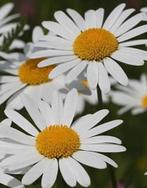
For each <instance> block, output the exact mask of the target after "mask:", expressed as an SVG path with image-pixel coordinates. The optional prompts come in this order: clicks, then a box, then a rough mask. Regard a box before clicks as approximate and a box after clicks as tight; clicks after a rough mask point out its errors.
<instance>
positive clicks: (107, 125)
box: [86, 120, 123, 138]
mask: <svg viewBox="0 0 147 188" xmlns="http://www.w3.org/2000/svg"><path fill="white" fill-rule="evenodd" d="M122 123H123V121H122V120H113V121H109V122H107V123H103V124H101V125H99V126H97V127H95V128H93V129H91V130H89V131H88V133H87V135H86V137H87V138H88V137H92V136H95V135H98V134H101V133H103V132H106V131H108V130H111V129H113V128H115V127H117V126H119V125H120V124H122Z"/></svg>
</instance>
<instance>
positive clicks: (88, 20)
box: [85, 10, 97, 29]
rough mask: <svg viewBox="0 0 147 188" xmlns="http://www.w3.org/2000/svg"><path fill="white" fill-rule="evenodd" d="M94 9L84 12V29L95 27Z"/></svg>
mask: <svg viewBox="0 0 147 188" xmlns="http://www.w3.org/2000/svg"><path fill="white" fill-rule="evenodd" d="M96 22H97V19H96V11H94V10H88V11H87V12H86V13H85V24H86V29H89V28H95V27H96Z"/></svg>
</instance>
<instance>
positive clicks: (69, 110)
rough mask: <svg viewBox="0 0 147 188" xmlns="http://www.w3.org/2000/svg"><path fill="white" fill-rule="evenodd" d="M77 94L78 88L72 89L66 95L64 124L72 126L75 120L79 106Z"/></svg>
mask: <svg viewBox="0 0 147 188" xmlns="http://www.w3.org/2000/svg"><path fill="white" fill-rule="evenodd" d="M77 95H78V93H77V90H76V89H72V91H70V92H69V93H68V94H67V96H66V99H65V104H64V110H63V117H62V121H61V122H62V124H63V125H67V126H70V125H71V123H72V121H73V118H74V115H75V112H76V106H77V97H78V96H77Z"/></svg>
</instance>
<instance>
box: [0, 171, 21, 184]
mask: <svg viewBox="0 0 147 188" xmlns="http://www.w3.org/2000/svg"><path fill="white" fill-rule="evenodd" d="M0 184H3V185H5V186H7V187H11V188H24V186H23V185H22V184H21V182H20V181H18V180H17V179H16V178H14V177H13V176H10V175H8V174H4V173H2V172H1V173H0Z"/></svg>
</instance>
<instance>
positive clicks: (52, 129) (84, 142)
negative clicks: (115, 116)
mask: <svg viewBox="0 0 147 188" xmlns="http://www.w3.org/2000/svg"><path fill="white" fill-rule="evenodd" d="M22 100H23V103H24V105H25V108H26V109H27V111H28V113H29V115H30V116H31V119H32V120H33V121H34V124H35V126H34V125H32V124H31V123H30V122H29V121H28V120H27V119H25V118H24V117H23V116H22V115H21V114H19V113H18V112H16V111H14V110H11V109H7V110H5V114H6V116H7V117H8V118H10V119H11V120H12V121H13V122H14V123H15V124H16V125H17V126H18V127H19V128H20V129H22V130H23V132H21V131H18V130H17V129H15V128H12V127H10V128H9V130H8V129H6V131H4V130H3V131H1V132H0V135H1V137H3V138H5V139H4V140H3V141H0V151H2V152H5V153H7V154H11V156H10V157H7V158H6V159H4V160H3V161H2V162H1V163H0V166H1V167H3V168H4V169H8V170H10V171H13V170H19V169H22V168H24V167H30V169H29V170H28V171H27V172H26V173H25V175H24V176H23V178H22V183H23V184H24V185H30V184H32V183H33V182H35V181H36V180H37V179H38V178H39V177H41V176H42V179H41V187H42V188H44V187H52V186H53V184H54V183H55V181H56V178H57V174H58V171H59V170H60V172H61V174H62V176H63V179H64V180H65V182H66V183H67V184H68V185H69V186H71V187H73V186H76V184H77V182H78V183H79V184H80V185H81V186H83V187H87V186H89V185H90V178H89V175H88V174H87V172H86V171H85V169H84V168H83V167H82V165H81V164H80V163H82V164H85V165H88V166H90V167H94V168H97V169H104V168H106V166H107V165H106V163H109V164H110V165H112V166H114V167H117V164H116V163H115V162H114V161H113V160H112V159H110V158H108V157H107V156H105V155H103V154H101V153H111V152H112V153H113V152H114V153H115V152H123V151H125V150H126V148H125V147H123V146H122V145H121V140H119V139H118V138H116V137H113V136H108V135H103V136H102V135H101V134H102V133H104V132H106V131H108V130H110V129H112V128H115V127H117V126H118V125H120V124H121V123H122V120H113V121H110V122H106V123H103V124H99V125H97V123H99V122H100V121H101V120H102V119H103V118H104V117H105V116H106V115H107V114H108V113H109V111H108V110H100V111H98V112H96V113H94V114H89V115H86V116H83V117H81V118H79V119H78V120H77V121H74V122H73V118H74V114H75V111H76V103H77V92H76V90H75V89H73V90H72V91H71V92H69V93H68V95H67V96H66V99H65V102H64V104H63V101H62V100H61V97H60V95H58V94H57V93H55V94H54V98H53V101H52V104H51V105H49V104H48V103H46V102H44V101H38V103H34V102H33V99H31V98H30V97H29V96H24V97H23V98H22ZM6 138H7V139H10V140H12V141H13V142H11V143H10V142H7V141H6Z"/></svg>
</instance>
